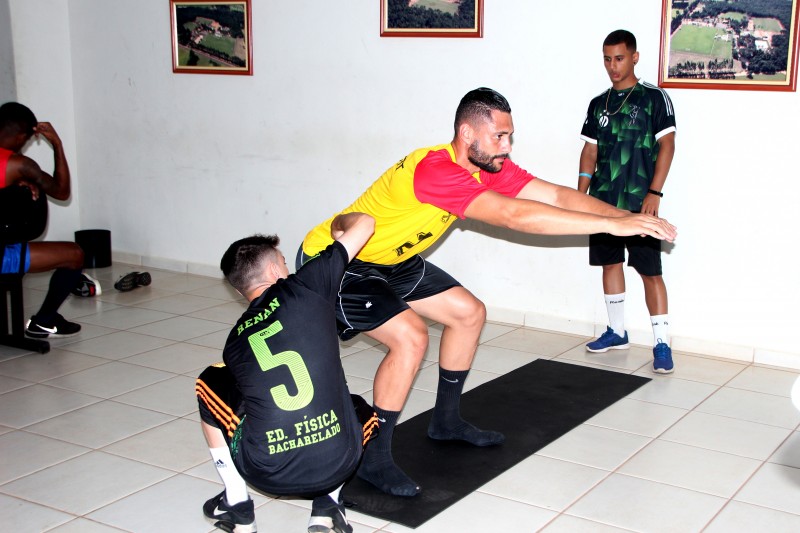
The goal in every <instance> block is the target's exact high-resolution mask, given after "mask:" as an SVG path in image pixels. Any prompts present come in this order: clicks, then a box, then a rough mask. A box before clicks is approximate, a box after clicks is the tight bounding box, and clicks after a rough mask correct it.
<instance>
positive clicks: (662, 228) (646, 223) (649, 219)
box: [609, 213, 678, 242]
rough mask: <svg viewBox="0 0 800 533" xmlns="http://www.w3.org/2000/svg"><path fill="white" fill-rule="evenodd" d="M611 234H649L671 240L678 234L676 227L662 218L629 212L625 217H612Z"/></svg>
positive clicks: (625, 235)
mask: <svg viewBox="0 0 800 533" xmlns="http://www.w3.org/2000/svg"><path fill="white" fill-rule="evenodd" d="M611 223H612V231H610V232H609V233H611V234H612V235H618V236H620V237H627V236H629V235H641V236H645V235H649V236H651V237H655V238H656V239H659V240H662V241H667V242H673V241H674V240H675V238H676V237H677V236H678V228H676V227H675V226H673V225H672V224H670V223H669V222H667V220H665V219H663V218H658V217H655V216H652V215H644V214H637V213H631V214H630V215H628V216H626V217H621V218H613V219H611Z"/></svg>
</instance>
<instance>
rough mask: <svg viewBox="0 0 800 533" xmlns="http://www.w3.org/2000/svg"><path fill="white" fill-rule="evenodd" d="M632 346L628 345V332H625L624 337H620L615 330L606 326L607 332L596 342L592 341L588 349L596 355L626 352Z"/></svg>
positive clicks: (587, 346)
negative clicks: (614, 351) (612, 351)
mask: <svg viewBox="0 0 800 533" xmlns="http://www.w3.org/2000/svg"><path fill="white" fill-rule="evenodd" d="M629 346H630V344H628V332H627V331H626V332H625V336H624V337H620V336H619V335H617V334H616V333H614V330H613V329H611V328H610V327H608V326H606V332H605V333H603V334H602V335H600V338H599V339H597V340H596V341H592V342H590V343H588V344H587V345H586V349H587V350H588V351H590V352H594V353H605V352H607V351H609V350H625V349H627V348H628V347H629Z"/></svg>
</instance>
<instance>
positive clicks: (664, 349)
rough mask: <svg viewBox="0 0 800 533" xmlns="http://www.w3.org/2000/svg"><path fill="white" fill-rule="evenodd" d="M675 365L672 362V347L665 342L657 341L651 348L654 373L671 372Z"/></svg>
mask: <svg viewBox="0 0 800 533" xmlns="http://www.w3.org/2000/svg"><path fill="white" fill-rule="evenodd" d="M674 369H675V366H674V365H673V364H672V348H670V347H669V346H667V344H666V343H663V342H659V343H658V344H656V346H655V348H653V372H655V373H656V374H672V371H673V370H674Z"/></svg>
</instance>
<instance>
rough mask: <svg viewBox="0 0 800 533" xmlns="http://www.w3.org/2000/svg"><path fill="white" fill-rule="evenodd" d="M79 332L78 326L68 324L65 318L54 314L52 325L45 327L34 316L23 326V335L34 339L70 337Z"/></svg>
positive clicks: (79, 326)
mask: <svg viewBox="0 0 800 533" xmlns="http://www.w3.org/2000/svg"><path fill="white" fill-rule="evenodd" d="M80 330H81V325H80V324H76V323H75V322H68V321H67V319H66V318H64V317H63V316H61V315H59V314H56V319H55V320H54V321H53V324H48V325H45V324H43V323H42V322H40V321H39V319H38V318H36V315H34V316H32V317H31V319H30V320H28V323H27V324H26V325H25V335H27V336H28V337H33V338H35V339H47V338H58V337H72V336H73V335H77V334H78V333H79V332H80Z"/></svg>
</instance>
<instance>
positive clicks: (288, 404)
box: [247, 320, 314, 411]
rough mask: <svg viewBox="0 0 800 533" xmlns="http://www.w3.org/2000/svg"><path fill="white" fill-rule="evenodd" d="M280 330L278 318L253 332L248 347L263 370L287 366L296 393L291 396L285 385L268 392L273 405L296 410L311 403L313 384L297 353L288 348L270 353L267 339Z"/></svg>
mask: <svg viewBox="0 0 800 533" xmlns="http://www.w3.org/2000/svg"><path fill="white" fill-rule="evenodd" d="M281 331H283V326H282V325H281V322H280V320H278V321H276V322H274V323H272V324H270V325H269V327H267V328H266V329H262V330H261V331H259V332H257V333H253V334H252V335H250V336H249V337H248V338H247V340H248V341H249V342H250V347H251V348H252V350H253V354H254V355H255V356H256V360H257V361H258V365H259V366H260V367H261V370H263V371H264V372H267V371H269V370H272V369H273V368H277V367H279V366H281V365H286V366H287V367H288V369H289V372H291V374H292V379H294V382H295V385H296V386H297V394H296V395H294V396H291V395H290V394H289V391H288V390H287V389H286V385H277V386H275V387H272V389H271V390H270V393H271V394H272V399H273V400H275V405H277V406H278V407H280V408H281V409H283V410H284V411H296V410H298V409H302V408H303V407H305V406H306V405H308V404H309V403H311V399H312V398H313V397H314V384H313V383H311V376H310V375H309V373H308V368H306V364H305V363H304V362H303V358H302V357H301V356H300V354H299V353H297V352H295V351H290V350H287V351H285V352H280V353H272V351H271V350H270V349H269V346H268V345H267V339H268V338H270V337H272V336H273V335H275V334H276V333H280V332H281Z"/></svg>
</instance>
